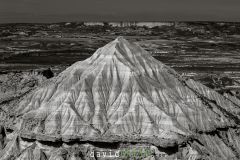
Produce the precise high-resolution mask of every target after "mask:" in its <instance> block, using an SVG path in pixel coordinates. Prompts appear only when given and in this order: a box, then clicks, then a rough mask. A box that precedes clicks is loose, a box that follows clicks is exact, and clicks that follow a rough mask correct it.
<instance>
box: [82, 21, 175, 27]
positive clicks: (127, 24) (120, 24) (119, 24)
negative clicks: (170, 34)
mask: <svg viewBox="0 0 240 160" xmlns="http://www.w3.org/2000/svg"><path fill="white" fill-rule="evenodd" d="M106 24H107V25H110V26H113V27H130V26H137V27H144V26H146V27H149V28H152V27H156V26H173V25H175V22H84V25H86V26H95V25H100V26H104V25H106Z"/></svg>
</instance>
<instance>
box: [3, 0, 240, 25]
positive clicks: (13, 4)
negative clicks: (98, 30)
mask: <svg viewBox="0 0 240 160" xmlns="http://www.w3.org/2000/svg"><path fill="white" fill-rule="evenodd" d="M103 20H105V21H192V20H193V21H240V0H0V23H9V22H59V21H103Z"/></svg>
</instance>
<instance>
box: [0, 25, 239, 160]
mask: <svg viewBox="0 0 240 160" xmlns="http://www.w3.org/2000/svg"><path fill="white" fill-rule="evenodd" d="M239 127H240V23H237V22H236V23H233V22H64V23H37V24H35V23H17V24H14V23H11V24H0V160H15V159H16V160H101V159H119V160H120V159H121V160H122V159H123V160H127V159H137V160H138V159H144V160H190V159H191V160H239V159H240V129H239Z"/></svg>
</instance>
